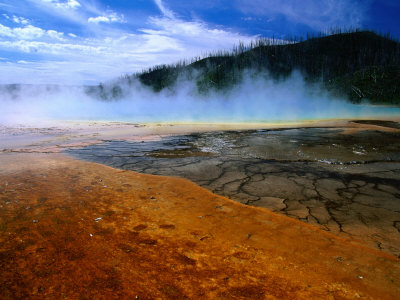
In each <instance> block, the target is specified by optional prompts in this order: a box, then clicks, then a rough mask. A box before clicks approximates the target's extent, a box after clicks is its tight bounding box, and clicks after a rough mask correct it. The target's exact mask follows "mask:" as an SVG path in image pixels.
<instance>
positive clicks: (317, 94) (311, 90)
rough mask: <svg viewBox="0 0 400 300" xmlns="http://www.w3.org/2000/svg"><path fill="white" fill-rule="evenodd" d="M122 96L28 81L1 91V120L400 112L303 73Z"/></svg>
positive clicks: (258, 118)
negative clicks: (327, 87)
mask: <svg viewBox="0 0 400 300" xmlns="http://www.w3.org/2000/svg"><path fill="white" fill-rule="evenodd" d="M123 89H124V95H125V96H124V97H123V98H122V99H120V100H113V101H103V100H98V99H94V98H93V97H90V96H88V95H86V94H85V92H84V89H83V88H80V87H57V86H47V87H46V86H25V87H22V89H21V90H19V91H14V92H11V93H10V92H7V91H5V89H2V90H1V94H0V105H1V111H2V112H1V115H0V124H3V125H7V124H35V123H36V122H39V121H53V120H104V121H129V122H171V121H176V122H277V121H298V120H310V119H327V118H368V117H384V116H400V108H393V107H383V106H372V105H368V104H362V105H355V104H351V103H349V102H347V101H345V100H344V99H338V98H335V97H332V96H331V95H329V94H328V93H327V92H325V91H322V90H321V89H320V88H319V87H318V86H316V85H314V86H309V85H306V84H305V82H304V80H303V79H302V77H301V76H300V75H299V74H296V73H295V74H293V75H292V76H291V77H290V78H288V79H287V80H285V81H281V82H276V81H273V80H266V79H261V78H258V79H254V78H251V77H250V76H249V77H248V78H247V79H246V80H244V81H243V82H242V84H240V85H238V86H236V87H235V88H233V89H232V90H230V91H228V92H225V93H217V92H211V93H209V94H207V95H200V94H198V93H197V92H196V88H195V84H194V83H193V82H189V81H182V82H181V83H180V84H179V86H176V87H175V88H174V89H173V91H172V90H163V91H162V92H160V93H154V92H153V91H151V90H150V89H149V88H147V87H143V86H141V85H140V84H139V83H136V84H134V85H133V86H130V87H125V88H123Z"/></svg>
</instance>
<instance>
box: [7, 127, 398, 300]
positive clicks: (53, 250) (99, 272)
mask: <svg viewBox="0 0 400 300" xmlns="http://www.w3.org/2000/svg"><path fill="white" fill-rule="evenodd" d="M372 121H373V120H372ZM372 121H371V120H369V123H363V122H361V123H354V122H347V121H340V122H336V121H335V122H325V123H319V124H315V123H312V124H311V123H309V124H307V125H306V126H300V128H292V127H293V126H290V125H285V126H282V124H278V125H280V126H271V127H274V128H269V129H262V127H261V125H259V126H260V127H258V126H254V127H243V128H235V127H234V126H232V127H230V128H227V127H221V126H222V125H202V126H203V127H201V128H198V129H197V127H196V126H198V124H197V125H193V126H188V127H187V126H185V125H177V124H161V125H159V126H158V125H154V124H153V125H142V124H126V123H124V124H123V123H101V122H99V123H86V124H76V126H75V125H74V126H75V127H74V126H64V127H63V126H57V127H48V128H45V127H41V128H33V127H12V128H11V127H5V126H3V127H2V128H0V129H1V130H0V134H2V137H7V138H8V140H7V141H6V142H5V141H4V140H2V142H1V143H0V146H1V147H0V166H1V167H0V298H2V299H20V298H30V299H59V298H69V299H80V298H82V299H115V298H119V299H121V298H122V299H271V298H278V299H282V298H286V299H287V298H298V299H310V298H327V299H337V298H344V299H353V298H359V297H364V298H366V299H397V298H399V295H400V279H399V278H400V261H399V259H398V258H397V255H398V253H397V249H398V235H399V231H398V225H399V222H398V220H399V218H398V213H399V209H398V198H399V192H398V186H399V185H398V180H399V178H398V172H399V171H398V167H399V166H398V164H399V163H398V155H399V153H398V149H399V147H398V140H397V139H398V137H397V135H398V132H397V131H398V129H397V128H395V126H396V124H394V123H379V124H377V123H376V122H374V123H371V122H372ZM392 121H393V120H392ZM88 124H90V125H88ZM385 125H387V126H385ZM389 125H390V126H389ZM263 127H264V128H265V125H263ZM278 127H281V128H280V129H277V128H278ZM282 127H284V128H282ZM228 129H241V130H239V131H237V130H235V131H221V130H228ZM250 129H251V130H250ZM366 130H368V131H366ZM190 132H197V133H196V134H189V133H190ZM335 145H336V146H335ZM332 148H334V149H336V148H338V149H339V150H340V151H336V152H332V151H331V150H330V149H332ZM374 148H375V149H374ZM328 150H329V151H328ZM62 151H65V152H66V153H59V152H62ZM298 151H300V152H298ZM360 153H361V154H360ZM66 154H68V155H66ZM71 156H75V157H79V158H80V159H86V160H91V161H96V162H101V163H102V164H99V163H96V162H85V161H82V160H76V159H74V158H73V157H71ZM104 164H108V165H110V166H115V167H117V168H112V167H109V166H105V165H104ZM131 170H138V171H141V172H144V173H146V172H147V173H152V174H166V175H172V176H175V177H164V176H155V175H146V174H139V173H136V172H133V171H131ZM177 176H180V177H185V178H188V179H190V181H189V180H187V179H182V178H176V177H177ZM193 182H195V183H197V184H199V185H202V186H203V187H205V188H206V189H204V188H202V187H200V186H199V185H196V184H195V183H193ZM211 191H214V192H215V193H218V194H220V195H216V194H214V193H212V192H211ZM222 195H226V196H228V197H229V198H230V199H228V198H226V197H223V196H222ZM231 199H232V200H234V201H232V200H231ZM239 202H241V203H239ZM257 206H259V207H257ZM265 207H267V208H269V209H265ZM271 210H274V211H276V212H277V213H278V214H276V213H274V212H271ZM288 216H289V217H288ZM324 216H325V219H324ZM313 218H314V219H315V220H314V219H313ZM298 219H299V220H301V221H299V220H298ZM324 220H325V221H324ZM307 222H308V223H309V224H307ZM360 224H361V225H360ZM314 225H315V226H314ZM377 241H379V242H380V244H378V243H377Z"/></svg>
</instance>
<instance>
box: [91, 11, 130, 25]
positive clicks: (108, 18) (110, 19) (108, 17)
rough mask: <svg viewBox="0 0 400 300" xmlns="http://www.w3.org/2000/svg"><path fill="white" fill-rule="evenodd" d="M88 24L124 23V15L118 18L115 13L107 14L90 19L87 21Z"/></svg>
mask: <svg viewBox="0 0 400 300" xmlns="http://www.w3.org/2000/svg"><path fill="white" fill-rule="evenodd" d="M88 22H89V23H95V24H99V23H125V19H124V15H120V16H118V15H117V13H115V12H108V13H107V14H104V15H102V16H98V17H90V18H89V19H88Z"/></svg>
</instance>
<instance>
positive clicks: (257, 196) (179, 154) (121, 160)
mask: <svg viewBox="0 0 400 300" xmlns="http://www.w3.org/2000/svg"><path fill="white" fill-rule="evenodd" d="M398 127H399V123H397V122H394V121H377V120H359V121H354V122H349V123H348V124H347V126H344V127H341V126H332V124H325V125H324V126H317V127H300V128H280V129H266V130H241V131H217V132H216V131H214V132H203V133H196V134H190V135H177V136H165V137H163V138H161V139H159V140H156V141H154V140H153V141H145V142H140V143H139V142H132V141H126V140H109V141H105V142H103V143H100V144H96V145H92V146H89V147H84V148H75V149H70V150H66V152H67V153H68V154H70V155H72V156H73V157H76V158H79V159H84V160H88V161H94V162H99V163H102V164H106V165H109V166H112V167H115V168H119V169H124V170H134V171H137V172H140V173H148V174H156V175H166V176H178V177H183V178H187V179H189V180H191V181H193V182H195V183H197V184H199V185H200V186H202V187H204V188H207V189H208V190H210V191H212V192H214V193H216V194H219V195H222V196H226V197H228V198H230V199H232V200H235V201H238V202H240V203H243V204H247V205H252V206H259V207H264V208H268V209H270V210H272V211H274V212H276V213H279V214H283V215H286V216H289V217H292V218H296V219H298V220H301V221H305V222H307V223H309V224H313V225H316V226H318V227H319V228H321V229H324V230H326V231H329V232H331V233H334V234H337V235H339V236H342V237H344V238H351V239H356V240H359V241H360V242H362V243H364V244H365V245H368V246H370V247H373V248H375V249H380V250H382V251H384V252H386V253H390V254H393V255H395V256H399V255H400V190H399V187H400V150H399V149H400V130H399V128H398Z"/></svg>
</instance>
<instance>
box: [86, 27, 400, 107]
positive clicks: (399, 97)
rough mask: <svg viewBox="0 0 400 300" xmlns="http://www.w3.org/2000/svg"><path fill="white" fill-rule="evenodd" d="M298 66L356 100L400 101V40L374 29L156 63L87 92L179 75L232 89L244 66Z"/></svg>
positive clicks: (259, 69) (269, 72)
mask: <svg viewBox="0 0 400 300" xmlns="http://www.w3.org/2000/svg"><path fill="white" fill-rule="evenodd" d="M295 70H296V71H299V72H300V73H301V74H302V75H303V77H304V79H305V80H306V82H309V83H312V82H319V81H320V82H322V83H323V85H324V86H325V88H326V89H328V90H329V91H331V92H333V93H335V94H337V95H340V96H345V97H347V98H348V99H349V100H351V101H352V102H359V101H362V100H370V101H371V102H372V103H386V104H400V44H399V42H398V41H396V40H393V39H391V38H389V37H388V36H381V35H378V34H376V33H374V32H370V31H357V32H351V33H339V34H333V35H329V36H320V37H313V38H309V39H307V40H305V41H293V42H288V43H282V42H281V43H279V44H278V43H276V42H274V41H272V42H271V40H260V41H257V42H256V43H255V44H252V45H250V46H249V47H245V46H243V45H239V47H237V48H235V49H234V50H233V51H232V52H230V53H217V54H214V55H211V56H210V57H207V58H204V59H199V60H194V61H193V62H191V63H190V64H189V63H188V64H185V63H179V64H176V65H161V66H156V67H154V68H151V69H149V70H147V71H144V72H142V73H138V74H134V75H131V76H125V77H123V78H121V79H120V80H119V82H117V84H114V85H113V86H112V87H111V86H110V87H108V88H106V87H105V86H104V85H99V86H98V87H96V88H95V87H92V88H91V89H89V90H88V92H90V93H96V94H99V95H100V96H101V97H103V98H115V97H118V96H120V94H121V92H122V89H120V88H119V86H118V85H119V84H121V83H123V82H126V83H128V84H129V83H131V82H133V81H134V80H135V79H138V80H140V82H141V83H142V84H144V85H146V86H149V87H151V88H152V89H153V90H154V91H156V92H158V91H161V90H163V89H165V88H170V89H172V88H174V85H175V83H176V82H177V80H178V79H189V80H194V81H195V82H196V86H197V89H198V91H199V92H200V93H207V92H208V91H210V90H227V89H230V88H231V87H233V86H234V85H235V84H237V83H239V82H240V81H241V80H242V79H243V76H244V74H245V72H244V71H250V73H251V74H260V76H269V77H272V78H273V79H274V80H280V79H284V78H286V77H287V76H289V75H290V74H291V73H292V72H293V71H295ZM247 73H249V72H247ZM247 73H246V74H247Z"/></svg>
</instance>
